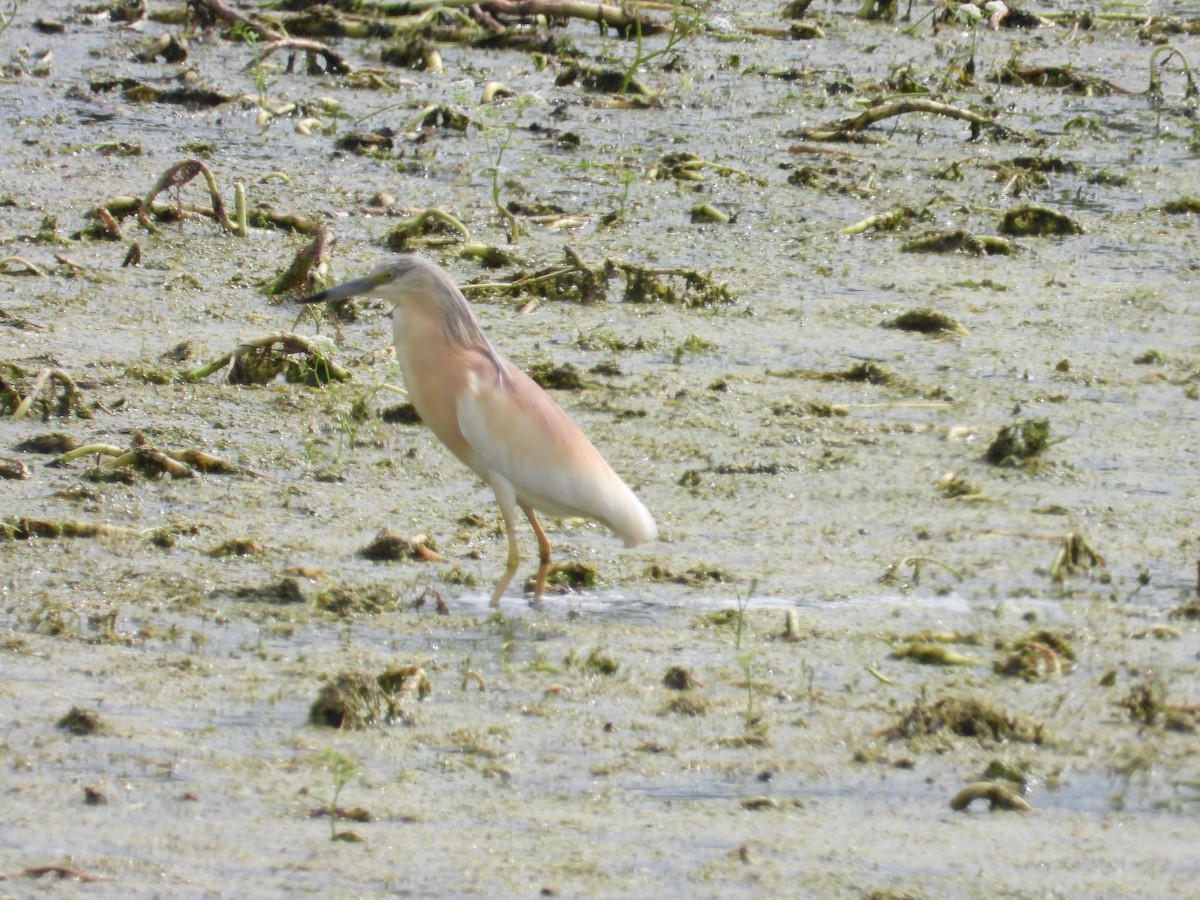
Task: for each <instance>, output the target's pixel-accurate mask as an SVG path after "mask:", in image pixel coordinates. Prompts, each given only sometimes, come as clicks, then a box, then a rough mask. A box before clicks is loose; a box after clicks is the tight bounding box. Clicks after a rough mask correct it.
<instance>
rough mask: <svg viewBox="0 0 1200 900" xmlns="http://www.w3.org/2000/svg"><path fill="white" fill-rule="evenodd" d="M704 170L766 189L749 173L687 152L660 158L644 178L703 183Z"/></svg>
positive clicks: (764, 184) (765, 183)
mask: <svg viewBox="0 0 1200 900" xmlns="http://www.w3.org/2000/svg"><path fill="white" fill-rule="evenodd" d="M706 169H709V170H711V171H713V172H716V173H717V174H718V175H737V176H739V177H741V178H744V179H746V180H747V181H751V182H753V183H754V184H757V185H758V186H759V187H766V186H767V184H768V182H767V181H766V179H764V178H758V177H756V176H754V175H751V174H750V173H749V172H746V171H744V170H742V169H736V168H734V167H733V166H726V165H722V164H721V163H715V162H711V161H709V160H707V159H702V158H700V157H699V156H697V155H696V154H695V153H691V152H689V151H687V150H680V151H677V152H675V153H668V154H666V155H665V156H662V157H660V158H659V160H658V162H656V163H654V164H653V165H652V166H650V169H649V170H648V171H647V172H646V177H647V178H651V179H656V180H659V181H664V180H667V179H674V180H675V181H703V180H704V170H706Z"/></svg>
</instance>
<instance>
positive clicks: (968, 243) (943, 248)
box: [900, 228, 1017, 256]
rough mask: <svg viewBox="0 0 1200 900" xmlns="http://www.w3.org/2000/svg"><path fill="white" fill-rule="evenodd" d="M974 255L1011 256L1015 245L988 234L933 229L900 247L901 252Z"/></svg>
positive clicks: (962, 230) (961, 230)
mask: <svg viewBox="0 0 1200 900" xmlns="http://www.w3.org/2000/svg"><path fill="white" fill-rule="evenodd" d="M959 250H961V251H963V252H966V253H970V254H972V255H974V256H1012V255H1013V254H1014V253H1016V252H1017V247H1016V245H1015V244H1013V243H1012V241H1008V240H1005V239H1004V238H1002V237H996V236H994V235H989V234H972V233H971V232H969V231H965V230H964V229H961V228H959V229H952V230H946V229H935V230H932V231H926V232H925V233H924V234H922V235H921V236H920V237H919V238H916V239H915V240H911V241H909V242H908V243H906V244H904V245H902V246H901V247H900V252H901V253H956V252H958V251H959Z"/></svg>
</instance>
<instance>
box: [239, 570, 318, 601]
mask: <svg viewBox="0 0 1200 900" xmlns="http://www.w3.org/2000/svg"><path fill="white" fill-rule="evenodd" d="M233 596H234V597H236V598H237V599H239V600H245V601H247V602H249V603H269V604H272V605H275V606H287V605H290V604H293V603H305V602H306V600H305V597H304V589H303V588H301V587H300V580H299V579H297V578H293V577H291V576H290V575H289V576H288V577H286V578H281V579H279V580H278V581H272V582H268V583H267V584H260V585H251V586H246V587H240V588H237V589H236V590H235V591H233Z"/></svg>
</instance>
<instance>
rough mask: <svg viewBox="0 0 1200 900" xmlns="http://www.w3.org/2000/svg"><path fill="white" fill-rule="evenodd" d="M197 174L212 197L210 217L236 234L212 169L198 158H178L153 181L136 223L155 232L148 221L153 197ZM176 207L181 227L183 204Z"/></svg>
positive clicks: (156, 230)
mask: <svg viewBox="0 0 1200 900" xmlns="http://www.w3.org/2000/svg"><path fill="white" fill-rule="evenodd" d="M197 175H203V176H204V180H205V181H206V182H207V183H208V193H209V196H210V197H211V198H212V205H213V208H212V217H213V218H214V219H216V220H217V221H218V222H220V223H221V227H222V228H224V229H225V230H226V231H228V232H229V233H230V234H237V233H238V229H237V226H236V225H235V224H234V223H233V222H232V221H230V219H229V215H228V213H226V212H225V201H224V200H222V199H221V192H220V190H219V189H218V188H217V180H216V178H214V177H213V173H212V170H211V169H209V167H208V166H206V165H205V164H204V163H203V162H201V161H200V160H198V159H184V160H180V161H179V162H177V163H175V165H173V166H171V167H170V168H169V169H167V171H165V172H163V174H162V175H161V176H159V179H158V181H156V182H155V183H154V187H152V188H151V189H150V193H148V194H147V195H146V198H145V199H144V200H143V201H142V202H141V205H140V206H139V207H138V214H137V216H138V224H140V225H141V226H142V227H143V228H145V229H146V230H147V231H149V232H151V233H152V234H156V233H157V232H158V229H157V228H156V227H155V226H154V223H152V222H151V221H150V215H149V214H150V212H151V210H153V208H154V198H155V197H157V196H158V195H159V194H161V193H162V192H163V191H166V190H170V189H171V188H181V187H183V186H184V185H185V184H187V183H188V182H189V181H191V180H192V179H193V178H195V177H196V176H197ZM176 208H177V213H178V217H179V223H180V226H179V227H180V228H182V227H183V213H184V210H183V206H182V204H177V207H176ZM106 212H109V213H110V215H111V210H106ZM98 215H100V218H101V219H102V220H103V219H104V216H103V214H98Z"/></svg>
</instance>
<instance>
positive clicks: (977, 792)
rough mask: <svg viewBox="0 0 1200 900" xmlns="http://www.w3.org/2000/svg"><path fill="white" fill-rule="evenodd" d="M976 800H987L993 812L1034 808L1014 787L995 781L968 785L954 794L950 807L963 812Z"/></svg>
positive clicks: (1023, 810)
mask: <svg viewBox="0 0 1200 900" xmlns="http://www.w3.org/2000/svg"><path fill="white" fill-rule="evenodd" d="M976 800H987V801H988V809H990V810H991V811H992V812H995V811H996V810H998V809H1001V810H1010V811H1015V812H1029V811H1030V810H1032V809H1033V807H1032V806H1030V805H1029V802H1028V801H1027V800H1026V799H1025V798H1024V797H1022V796H1021V795H1020V794H1018V793H1017V792H1016V791H1014V790H1013V789H1012V788H1010V787H1008V786H1006V785H1003V784H997V783H996V782H994V781H977V782H975V783H974V784H969V785H967V786H966V787H965V788H963V789H962V790H961V791H959V792H958V793H957V794H955V795H954V799H952V800H951V801H950V808H951V809H953V810H954V811H956V812H961V811H963V810H965V809H966V808H967V807H968V806H970V805H971V804H972V803H974V802H975V801H976Z"/></svg>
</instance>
